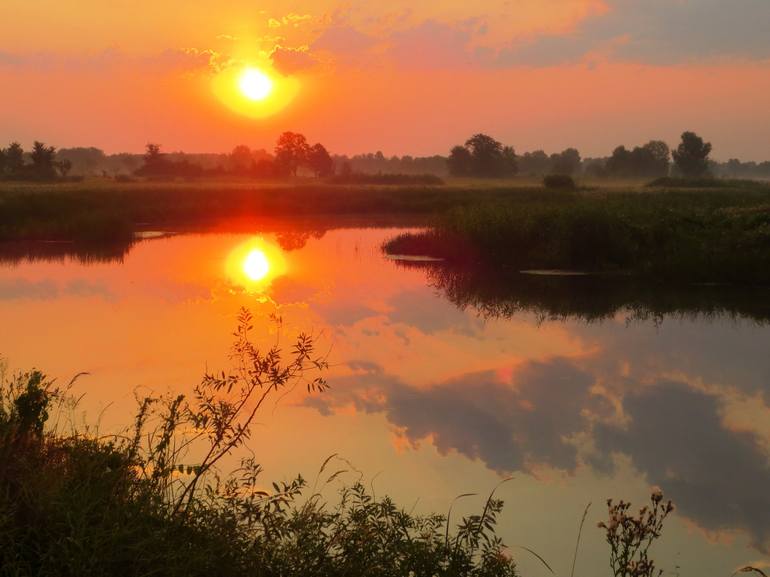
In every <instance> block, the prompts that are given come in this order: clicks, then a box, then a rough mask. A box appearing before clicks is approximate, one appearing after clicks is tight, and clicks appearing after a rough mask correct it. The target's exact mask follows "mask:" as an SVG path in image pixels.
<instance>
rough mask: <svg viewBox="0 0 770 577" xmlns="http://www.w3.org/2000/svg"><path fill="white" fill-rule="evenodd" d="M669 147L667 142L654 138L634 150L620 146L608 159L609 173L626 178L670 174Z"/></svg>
mask: <svg viewBox="0 0 770 577" xmlns="http://www.w3.org/2000/svg"><path fill="white" fill-rule="evenodd" d="M668 159H669V148H668V145H667V144H666V143H665V142H661V141H659V140H652V141H650V142H648V143H647V144H645V145H644V146H637V147H635V148H634V149H633V150H628V149H626V147H625V146H618V147H617V148H616V149H615V150H614V151H613V152H612V156H610V158H608V159H607V173H608V174H609V175H611V176H616V177H626V178H651V177H659V176H666V175H668V167H669V160H668Z"/></svg>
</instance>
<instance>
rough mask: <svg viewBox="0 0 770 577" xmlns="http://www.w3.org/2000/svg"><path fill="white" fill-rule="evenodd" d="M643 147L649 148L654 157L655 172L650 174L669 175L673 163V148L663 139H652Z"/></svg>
mask: <svg viewBox="0 0 770 577" xmlns="http://www.w3.org/2000/svg"><path fill="white" fill-rule="evenodd" d="M642 148H644V149H645V150H647V151H648V152H649V153H650V155H651V156H652V159H653V166H652V168H653V172H652V174H650V176H668V171H669V166H670V164H671V150H670V149H669V147H668V144H666V143H665V142H663V141H662V140H650V141H649V142H648V143H647V144H645V145H644V146H643V147H642Z"/></svg>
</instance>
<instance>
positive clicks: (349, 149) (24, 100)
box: [0, 0, 770, 160]
mask: <svg viewBox="0 0 770 577" xmlns="http://www.w3.org/2000/svg"><path fill="white" fill-rule="evenodd" d="M3 13H4V15H10V17H4V18H3V19H2V20H0V86H2V88H3V89H2V90H0V127H2V128H3V130H2V134H0V138H2V139H3V140H11V139H16V140H19V141H21V142H22V143H23V144H25V145H29V144H30V143H31V141H32V140H33V139H35V138H39V139H43V140H46V141H49V142H50V143H52V144H55V145H57V146H60V147H67V146H87V145H93V146H98V147H101V148H103V149H105V150H107V151H109V152H117V151H139V150H141V149H142V147H143V145H144V144H145V143H146V142H147V141H150V140H151V141H158V142H161V143H163V144H164V146H165V148H166V149H168V150H173V149H184V150H187V151H212V152H217V151H226V150H230V149H231V148H232V147H233V146H235V145H236V144H239V143H244V144H248V145H250V146H252V147H266V148H270V147H272V143H273V142H274V140H275V137H276V135H277V134H278V133H280V132H281V131H283V130H296V131H301V132H304V133H305V134H307V136H308V137H309V138H310V139H311V140H313V141H322V142H324V143H325V144H327V146H328V147H329V148H330V149H331V150H332V151H333V152H339V153H357V152H368V151H376V150H382V151H383V152H384V153H385V154H419V155H423V154H434V153H445V152H446V151H447V150H448V149H449V147H450V146H451V145H452V144H454V143H457V142H459V141H461V140H464V139H465V138H466V137H467V136H468V135H470V134H471V133H474V132H478V131H486V132H489V133H491V134H493V135H494V136H496V137H497V138H498V139H500V140H503V141H505V142H506V143H510V144H512V145H513V146H514V147H515V148H516V149H517V151H520V152H522V151H525V150H532V149H536V148H544V149H546V150H548V151H552V150H556V149H562V148H565V147H567V146H573V145H574V146H577V147H578V148H579V149H580V150H581V152H582V153H583V155H584V156H595V155H605V154H609V152H610V151H611V150H612V148H614V147H615V146H616V145H618V144H621V143H623V144H626V145H635V144H639V143H642V142H645V141H646V140H649V139H651V138H663V139H665V140H667V141H668V142H669V143H671V144H673V143H675V142H676V140H677V138H678V135H679V133H681V132H682V131H683V130H696V131H698V132H699V133H702V134H703V136H704V137H705V138H707V139H708V140H710V141H712V142H713V143H714V156H715V157H716V158H718V159H723V160H726V159H727V158H730V157H733V156H738V157H741V158H743V159H747V160H765V159H767V158H770V107H768V106H767V96H766V95H767V94H770V39H768V38H770V37H769V36H768V35H767V33H766V32H767V30H768V29H770V3H768V2H767V0H735V1H734V2H729V3H727V2H724V1H722V0H689V1H687V2H672V1H671V0H645V2H639V1H638V0H520V1H518V2H510V1H508V0H479V1H478V2H474V3H468V2H462V1H459V0H449V1H445V2H441V3H440V5H437V3H434V2H407V1H406V0H395V1H393V2H389V3H373V2H367V3H365V2H349V1H348V2H340V1H339V0H298V1H295V2H278V1H277V0H266V1H265V2H260V3H258V4H257V3H255V2H253V1H246V0H235V1H230V2H226V3H222V2H213V1H212V0H195V1H182V0H170V1H165V2H163V3H158V2H149V1H147V0H133V1H131V2H128V1H126V0H113V1H112V2H109V3H105V2H97V1H96V0H72V1H70V2H67V3H62V2H58V1H53V0H38V1H36V2H29V1H27V0H4V2H3ZM247 64H251V65H257V66H260V67H261V68H263V69H265V70H266V71H268V72H270V73H271V74H273V75H274V77H275V78H276V83H277V85H278V86H281V87H284V86H287V85H288V83H293V85H295V86H296V87H297V91H296V95H294V96H293V97H291V98H290V97H289V96H286V95H285V94H287V93H288V92H286V91H284V93H282V94H284V95H283V96H281V97H280V99H279V98H278V97H277V96H275V97H273V98H274V99H278V100H280V102H278V103H276V102H273V105H274V106H273V108H276V109H278V108H280V110H277V111H274V113H273V114H272V115H271V116H267V117H265V116H264V115H262V114H244V110H243V109H242V107H241V108H238V107H237V106H235V107H234V106H232V104H233V102H232V100H233V99H237V95H236V94H235V86H233V88H232V90H233V94H232V95H229V96H228V95H227V94H225V95H224V96H223V95H222V93H221V91H220V92H216V91H215V90H214V89H213V87H214V85H215V79H216V78H217V76H218V75H223V74H228V73H229V74H233V73H234V71H239V70H240V69H242V68H243V66H245V65H247ZM233 84H234V83H233ZM234 108H235V110H234ZM257 108H258V107H257ZM271 110H272V109H271ZM258 112H259V111H258ZM3 144H4V143H3Z"/></svg>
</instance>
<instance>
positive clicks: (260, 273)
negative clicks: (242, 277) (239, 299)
mask: <svg viewBox="0 0 770 577" xmlns="http://www.w3.org/2000/svg"><path fill="white" fill-rule="evenodd" d="M243 272H244V274H246V276H247V277H249V278H250V279H251V280H253V281H259V280H262V279H263V278H265V277H266V276H267V273H269V272H270V262H269V261H268V260H267V256H266V255H265V253H264V252H263V251H262V250H261V249H258V248H255V249H253V250H251V251H250V252H249V254H247V255H246V258H245V259H244V261H243Z"/></svg>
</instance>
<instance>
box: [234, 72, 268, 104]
mask: <svg viewBox="0 0 770 577" xmlns="http://www.w3.org/2000/svg"><path fill="white" fill-rule="evenodd" d="M238 86H239V87H240V89H241V92H242V93H243V95H244V96H245V97H246V98H248V99H249V100H264V99H265V98H267V97H268V96H270V93H271V92H272V91H273V81H272V80H270V77H269V76H268V75H267V74H265V73H264V72H262V71H261V70H259V69H257V68H246V69H245V70H244V71H243V73H242V74H241V77H240V79H239V81H238Z"/></svg>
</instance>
